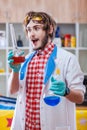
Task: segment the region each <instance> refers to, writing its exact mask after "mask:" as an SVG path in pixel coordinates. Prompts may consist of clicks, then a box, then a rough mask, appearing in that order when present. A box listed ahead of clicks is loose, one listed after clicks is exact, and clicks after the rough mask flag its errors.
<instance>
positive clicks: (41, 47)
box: [33, 34, 48, 50]
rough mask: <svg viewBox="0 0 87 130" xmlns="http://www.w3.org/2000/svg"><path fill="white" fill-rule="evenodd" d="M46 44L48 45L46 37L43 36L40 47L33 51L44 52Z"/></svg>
mask: <svg viewBox="0 0 87 130" xmlns="http://www.w3.org/2000/svg"><path fill="white" fill-rule="evenodd" d="M47 43H48V35H47V34H46V35H45V36H44V38H43V39H42V44H41V46H40V47H38V48H35V49H33V50H40V49H41V50H44V48H45V46H46V45H47Z"/></svg>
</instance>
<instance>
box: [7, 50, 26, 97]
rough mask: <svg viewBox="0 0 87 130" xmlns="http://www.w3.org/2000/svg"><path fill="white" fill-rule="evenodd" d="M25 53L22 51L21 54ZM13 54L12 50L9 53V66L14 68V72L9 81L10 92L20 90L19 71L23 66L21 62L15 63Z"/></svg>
mask: <svg viewBox="0 0 87 130" xmlns="http://www.w3.org/2000/svg"><path fill="white" fill-rule="evenodd" d="M23 53H24V52H23ZM23 53H21V55H22V54H23ZM13 56H14V52H13V51H10V52H9V54H8V64H9V67H10V68H11V69H12V73H11V75H10V78H9V81H8V86H9V93H10V94H14V93H16V92H17V91H18V90H19V71H20V68H21V64H13V62H14V60H13V59H12V58H13Z"/></svg>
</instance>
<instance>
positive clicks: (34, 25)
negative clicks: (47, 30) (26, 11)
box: [27, 24, 43, 28]
mask: <svg viewBox="0 0 87 130" xmlns="http://www.w3.org/2000/svg"><path fill="white" fill-rule="evenodd" d="M39 26H41V27H43V25H42V24H37V25H34V26H33V28H34V27H39ZM27 28H32V27H30V26H28V27H27Z"/></svg>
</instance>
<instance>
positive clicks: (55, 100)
mask: <svg viewBox="0 0 87 130" xmlns="http://www.w3.org/2000/svg"><path fill="white" fill-rule="evenodd" d="M55 73H56V75H55V78H58V77H59V78H60V76H59V74H60V70H59V69H56V72H55ZM43 100H44V102H45V103H46V104H47V105H49V106H56V105H58V104H59V103H60V102H61V96H59V95H55V94H54V93H53V91H51V90H49V89H48V90H47V92H45V93H44V95H43Z"/></svg>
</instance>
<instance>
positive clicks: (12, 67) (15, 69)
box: [8, 51, 24, 73]
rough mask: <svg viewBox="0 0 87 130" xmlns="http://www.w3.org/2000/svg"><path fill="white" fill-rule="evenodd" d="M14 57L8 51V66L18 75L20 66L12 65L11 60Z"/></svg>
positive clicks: (11, 52)
mask: <svg viewBox="0 0 87 130" xmlns="http://www.w3.org/2000/svg"><path fill="white" fill-rule="evenodd" d="M22 54H24V53H21V54H20V55H22ZM13 56H14V52H13V51H10V52H9V54H8V64H9V66H10V68H11V69H12V70H13V72H16V73H18V72H19V70H20V68H21V64H17V65H16V64H13V62H14V60H13V59H12V58H13Z"/></svg>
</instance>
